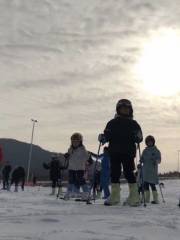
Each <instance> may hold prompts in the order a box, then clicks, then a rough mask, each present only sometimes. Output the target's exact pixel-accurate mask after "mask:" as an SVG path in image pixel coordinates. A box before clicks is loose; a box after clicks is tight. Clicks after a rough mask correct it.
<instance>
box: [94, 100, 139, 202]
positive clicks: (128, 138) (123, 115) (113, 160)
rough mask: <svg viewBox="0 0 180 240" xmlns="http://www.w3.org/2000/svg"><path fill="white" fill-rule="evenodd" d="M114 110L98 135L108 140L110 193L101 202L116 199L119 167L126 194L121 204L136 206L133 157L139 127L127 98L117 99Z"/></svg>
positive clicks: (136, 190)
mask: <svg viewBox="0 0 180 240" xmlns="http://www.w3.org/2000/svg"><path fill="white" fill-rule="evenodd" d="M116 113H117V116H116V117H115V118H113V119H112V120H110V121H109V122H108V123H107V125H106V127H105V130H104V134H100V135H99V141H100V142H101V143H103V144H104V143H105V142H109V156H110V166H111V195H110V197H109V198H108V199H107V200H106V201H105V202H104V204H105V205H107V206H111V205H116V204H119V203H120V176H121V171H122V167H123V172H124V176H125V178H126V179H127V181H128V186H129V196H128V198H127V200H126V202H125V204H128V205H130V206H138V205H139V204H140V199H139V194H138V186H137V183H136V177H135V175H134V169H135V164H134V158H135V156H136V143H140V142H142V140H143V137H142V131H141V127H140V126H139V124H138V123H137V122H136V121H135V120H133V108H132V104H131V102H130V101H129V100H127V99H121V100H119V101H118V103H117V104H116Z"/></svg>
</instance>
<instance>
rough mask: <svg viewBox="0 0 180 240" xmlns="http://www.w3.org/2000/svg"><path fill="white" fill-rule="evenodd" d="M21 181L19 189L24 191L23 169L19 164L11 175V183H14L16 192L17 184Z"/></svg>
mask: <svg viewBox="0 0 180 240" xmlns="http://www.w3.org/2000/svg"><path fill="white" fill-rule="evenodd" d="M20 183H21V189H22V191H24V184H25V170H24V168H23V167H21V166H19V167H17V168H15V169H14V171H13V172H12V175H11V185H12V184H15V189H14V191H15V192H18V186H19V184H20Z"/></svg>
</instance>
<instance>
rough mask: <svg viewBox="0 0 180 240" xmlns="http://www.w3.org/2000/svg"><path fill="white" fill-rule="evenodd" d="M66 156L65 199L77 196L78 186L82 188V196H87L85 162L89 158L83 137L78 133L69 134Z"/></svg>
mask: <svg viewBox="0 0 180 240" xmlns="http://www.w3.org/2000/svg"><path fill="white" fill-rule="evenodd" d="M65 156H66V158H68V161H69V165H68V188H67V192H66V194H65V196H64V199H65V200H68V199H69V198H70V197H73V196H74V195H76V196H77V197H78V195H79V191H80V187H81V188H82V190H83V194H82V197H83V198H84V199H85V198H86V197H87V196H88V186H87V184H86V181H85V177H84V175H85V164H86V161H87V160H88V159H89V153H88V152H87V150H86V148H85V146H84V145H83V137H82V135H81V134H80V133H74V134H72V136H71V145H70V148H69V149H68V152H67V153H66V154H65Z"/></svg>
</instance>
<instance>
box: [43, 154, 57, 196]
mask: <svg viewBox="0 0 180 240" xmlns="http://www.w3.org/2000/svg"><path fill="white" fill-rule="evenodd" d="M43 167H44V168H45V169H48V170H49V178H50V180H51V181H52V185H51V186H52V192H51V193H50V195H55V194H56V188H57V187H59V185H58V184H59V181H60V179H61V163H60V161H59V159H58V155H57V154H52V157H51V161H50V162H49V163H43Z"/></svg>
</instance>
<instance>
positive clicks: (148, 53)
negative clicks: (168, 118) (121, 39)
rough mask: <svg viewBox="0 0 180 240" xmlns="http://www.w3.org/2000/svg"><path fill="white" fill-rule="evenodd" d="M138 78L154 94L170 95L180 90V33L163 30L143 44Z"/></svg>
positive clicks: (138, 66)
mask: <svg viewBox="0 0 180 240" xmlns="http://www.w3.org/2000/svg"><path fill="white" fill-rule="evenodd" d="M135 70H136V73H137V75H138V78H140V80H142V82H143V85H144V88H145V89H146V90H147V91H149V92H151V93H152V94H156V95H162V96H168V95H173V94H175V93H177V92H178V91H179V90H180V35H179V34H178V32H177V31H175V30H163V31H160V32H158V33H157V34H156V35H153V36H152V37H151V39H150V41H149V42H147V43H146V44H145V45H144V46H143V50H142V54H141V56H140V59H139V61H138V63H137V65H136V69H135Z"/></svg>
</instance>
